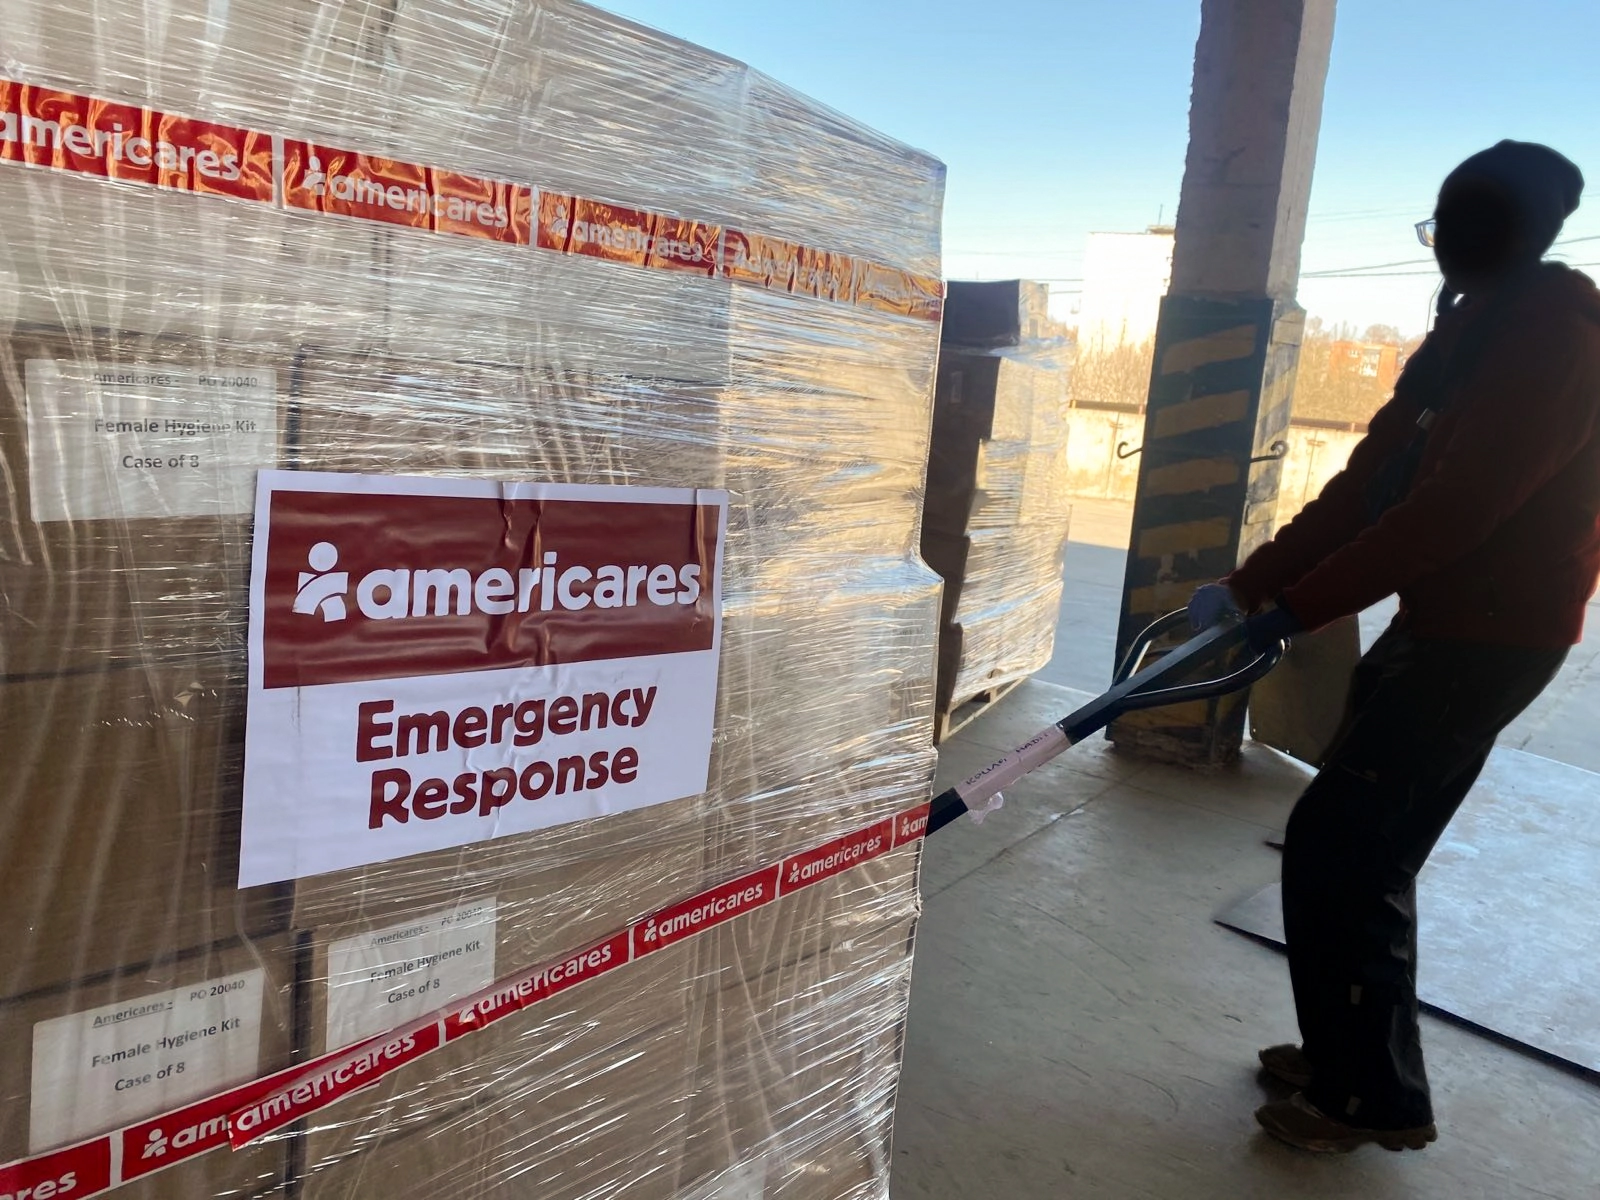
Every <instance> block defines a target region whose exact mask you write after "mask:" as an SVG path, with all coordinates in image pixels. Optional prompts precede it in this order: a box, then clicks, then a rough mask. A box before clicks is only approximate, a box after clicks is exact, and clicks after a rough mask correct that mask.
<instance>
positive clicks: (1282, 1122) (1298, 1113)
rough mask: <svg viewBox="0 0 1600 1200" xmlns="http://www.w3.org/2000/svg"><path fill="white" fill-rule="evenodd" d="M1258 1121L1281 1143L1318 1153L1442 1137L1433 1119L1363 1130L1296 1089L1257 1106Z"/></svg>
mask: <svg viewBox="0 0 1600 1200" xmlns="http://www.w3.org/2000/svg"><path fill="white" fill-rule="evenodd" d="M1256 1120H1257V1121H1259V1122H1260V1123H1261V1128H1263V1129H1265V1130H1266V1131H1267V1132H1268V1133H1270V1134H1271V1135H1272V1136H1273V1137H1275V1138H1277V1139H1278V1140H1279V1141H1280V1142H1287V1143H1288V1144H1289V1145H1291V1146H1298V1147H1299V1148H1300V1149H1301V1150H1310V1151H1312V1152H1313V1153H1316V1154H1347V1153H1349V1152H1350V1151H1351V1150H1354V1149H1355V1148H1356V1147H1357V1146H1364V1145H1366V1144H1367V1143H1368V1142H1371V1143H1373V1144H1374V1145H1376V1146H1382V1147H1383V1148H1384V1149H1385V1150H1421V1149H1422V1148H1423V1147H1424V1146H1426V1145H1427V1144H1428V1143H1429V1142H1431V1141H1434V1140H1436V1139H1437V1138H1438V1136H1439V1131H1438V1129H1437V1128H1435V1126H1434V1125H1433V1123H1432V1122H1429V1123H1428V1124H1427V1125H1418V1126H1416V1127H1415V1128H1412V1129H1359V1128H1357V1127H1356V1126H1354V1125H1345V1124H1343V1123H1341V1122H1339V1121H1335V1120H1334V1119H1333V1118H1332V1117H1329V1116H1326V1115H1324V1114H1323V1113H1321V1112H1319V1111H1318V1110H1317V1108H1316V1106H1315V1105H1313V1104H1312V1103H1311V1102H1310V1101H1309V1100H1307V1099H1306V1098H1305V1094H1304V1093H1303V1092H1296V1093H1295V1094H1294V1095H1293V1096H1290V1097H1289V1098H1288V1099H1287V1100H1274V1101H1273V1102H1272V1103H1271V1104H1263V1105H1262V1106H1261V1107H1260V1108H1258V1109H1256Z"/></svg>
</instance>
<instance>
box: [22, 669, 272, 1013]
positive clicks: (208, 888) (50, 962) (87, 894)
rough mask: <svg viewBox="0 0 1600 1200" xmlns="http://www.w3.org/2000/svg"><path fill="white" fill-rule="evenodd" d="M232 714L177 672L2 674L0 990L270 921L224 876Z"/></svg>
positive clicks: (233, 772) (233, 798)
mask: <svg viewBox="0 0 1600 1200" xmlns="http://www.w3.org/2000/svg"><path fill="white" fill-rule="evenodd" d="M240 720H241V713H240V706H239V703H238V700H237V697H236V696H231V697H224V696H219V695H218V694H216V693H215V692H211V691H208V690H207V689H206V687H205V686H203V685H201V684H198V683H195V682H194V681H192V680H191V679H190V678H189V677H188V676H187V675H184V674H182V673H179V672H177V671H160V670H150V671H144V670H121V671H107V672H102V673H98V674H85V675H67V676H61V677H59V678H55V679H42V680H33V681H30V682H11V683H0V731H3V736H4V739H5V744H6V745H7V746H8V747H9V751H8V755H7V758H6V785H5V787H4V789H3V790H0V830H4V831H5V835H4V836H3V837H0V880H4V881H5V882H4V885H3V887H0V897H3V899H4V903H5V907H6V910H7V913H8V919H9V920H10V921H11V922H12V925H11V928H12V930H13V934H12V936H10V937H8V939H7V952H6V954H5V955H4V956H3V957H0V997H3V996H15V995H19V994H22V993H28V992H33V991H36V990H39V989H42V988H51V987H56V986H59V985H62V984H65V983H68V982H70V981H75V980H76V981H85V980H91V979H94V978H95V977H97V976H100V975H102V974H107V973H111V972H125V971H128V970H131V969H133V968H135V967H137V966H139V965H140V964H143V963H149V962H154V961H156V960H164V959H168V958H170V957H171V956H173V955H176V954H179V953H182V952H184V951H187V950H191V949H193V948H194V947H197V946H204V945H208V944H210V943H213V942H219V941H224V940H226V939H228V938H231V937H235V936H238V935H241V934H244V935H256V934H265V933H270V932H273V931H275V930H279V929H282V928H284V926H285V924H286V918H287V896H286V893H285V892H284V890H283V889H282V888H271V887H268V888H252V889H249V890H248V891H244V892H241V891H239V890H238V889H237V887H236V882H237V877H238V876H237V872H238V865H237V864H238V815H239V810H238V805H239V776H240V771H241V764H242V759H241V749H240V744H239V739H238V729H239V722H240Z"/></svg>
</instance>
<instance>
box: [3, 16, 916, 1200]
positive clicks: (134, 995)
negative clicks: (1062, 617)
mask: <svg viewBox="0 0 1600 1200" xmlns="http://www.w3.org/2000/svg"><path fill="white" fill-rule="evenodd" d="M0 7H3V10H4V13H3V15H4V21H3V24H0V204H3V207H4V209H5V211H6V212H7V213H8V218H7V220H6V221H5V222H3V223H0V495H3V505H0V515H3V520H0V728H3V729H4V731H5V734H6V744H7V745H8V747H9V748H10V753H9V755H8V757H7V766H8V768H9V769H8V772H7V780H6V785H5V788H4V790H3V791H0V857H3V859H4V865H3V871H0V899H3V900H4V903H5V904H6V906H7V908H8V910H9V911H10V913H11V914H12V920H11V922H10V924H9V926H8V932H7V934H6V936H5V941H4V947H3V948H4V954H3V955H0V1046H4V1047H5V1049H4V1057H5V1064H6V1068H5V1070H4V1071H3V1072H0V1114H3V1119H0V1195H11V1194H17V1195H23V1194H25V1195H28V1196H29V1197H30V1200H49V1198H51V1197H68V1196H71V1197H74V1198H76V1197H79V1196H87V1195H94V1194H97V1193H98V1192H101V1191H105V1190H116V1192H117V1194H119V1195H130V1196H150V1197H155V1196H160V1197H164V1198H171V1200H209V1198H213V1197H224V1196H266V1195H277V1194H285V1195H288V1194H292V1195H295V1196H304V1197H316V1198H329V1200H333V1198H355V1197H367V1196H376V1195H384V1196H390V1197H395V1198H399V1197H406V1196H418V1197H421V1196H433V1195H437V1194H440V1193H441V1192H443V1191H445V1190H451V1191H453V1192H455V1193H457V1194H462V1195H471V1196H475V1197H490V1196H525V1195H531V1194H538V1195H540V1196H542V1197H549V1198H550V1200H580V1198H588V1197H600V1196H611V1195H627V1196H635V1197H656V1196H659V1197H663V1198H669V1197H670V1198H682V1200H692V1198H694V1197H697V1196H706V1197H709V1196H722V1195H738V1196H741V1197H742V1196H749V1197H762V1198H764V1200H765V1198H770V1200H781V1198H786V1197H796V1198H804V1200H812V1198H816V1200H822V1198H824V1197H826V1198H830V1200H843V1198H845V1197H861V1198H867V1197H882V1196H886V1195H887V1186H888V1162H889V1156H888V1141H889V1137H890V1131H891V1128H892V1115H893V1097H894V1091H895V1084H896V1080H897V1077H898V1070H899V1064H898V1055H899V1047H900V1044H901V1039H900V1030H901V1026H902V1024H903V1022H904V1019H905V1013H906V989H907V980H908V977H909V969H910V956H911V949H912V943H913V935H914V931H915V925H916V918H917V913H918V899H917V890H916V872H917V862H918V857H917V856H918V852H919V849H918V847H919V839H920V837H921V835H922V831H923V828H924V824H923V819H922V815H921V814H922V813H923V812H924V811H925V809H924V808H923V806H924V805H925V804H926V801H927V798H928V791H929V785H930V782H931V777H932V769H933V751H932V747H931V742H930V738H929V732H928V731H929V728H930V721H931V718H932V714H933V707H934V690H935V670H936V666H935V662H936V644H935V633H936V629H937V624H938V619H939V605H940V581H939V578H938V577H937V576H936V575H935V574H934V573H933V572H932V571H930V570H929V568H928V567H927V566H925V565H924V564H923V561H922V559H921V557H920V554H919V550H920V547H919V542H918V530H919V523H920V520H921V504H922V488H923V478H924V464H925V463H926V459H927V452H928V438H929V430H930V424H931V421H932V397H933V390H934V378H935V373H936V364H937V340H938V329H939V321H940V318H941V314H942V305H943V298H942V285H941V284H940V283H939V280H938V276H939V215H940V204H941V199H942V187H943V168H942V167H941V166H940V164H939V163H938V162H936V161H935V160H933V159H931V158H929V157H927V156H926V155H923V154H921V153H919V152H916V151H913V150H910V149H908V148H907V147H904V146H902V145H899V144H898V143H895V142H893V141H891V140H889V139H886V138H884V137H881V136H879V135H877V134H875V133H873V132H872V131H870V130H868V129H866V128H864V127H862V126H860V125H858V124H855V123H853V122H851V121H849V120H847V119H845V118H842V117H840V116H839V115H838V114H836V113H834V112H832V111H831V110H829V109H826V108H824V107H822V106H820V105H818V104H815V103H813V102H811V101H809V100H807V99H805V98H804V97H802V96H799V95H797V94H795V93H794V92H792V91H790V90H788V89H786V88H784V87H782V86H780V85H778V84H776V83H774V82H773V81H771V80H769V79H767V78H765V77H763V76H761V75H759V74H757V73H755V72H753V71H751V70H750V69H748V68H746V67H745V66H743V65H741V64H739V63H736V62H733V61H730V60H728V59H725V58H722V57H719V56H717V55H715V54H713V53H710V52H708V51H705V50H701V49H699V48H696V47H693V46H689V45H686V44H684V43H681V42H678V41H675V40H673V39H671V38H668V37H665V36H663V35H660V34H657V33H654V32H652V31H649V30H646V29H644V28H641V27H639V26H636V25H633V24H631V23H629V22H627V21H624V20H621V19H619V18H616V17H613V16H610V15H608V14H606V13H604V12H601V11H599V10H596V9H593V8H590V7H587V6H585V5H582V4H578V3H572V2H569V0H472V2H471V3H465V4H463V3H460V2H459V0H230V2H229V3H228V4H216V3H212V2H211V0H84V3H80V4H75V5H71V6H67V7H66V8H63V7H62V6H58V5H55V4H50V3H46V2H44V0H5V2H4V4H3V5H0ZM230 1144H231V1145H232V1146H233V1149H232V1150H231V1151H230V1150H229V1149H228V1148H227V1147H228V1146H229V1145H230ZM735 1188H740V1189H743V1190H737V1191H736V1190H733V1189H735Z"/></svg>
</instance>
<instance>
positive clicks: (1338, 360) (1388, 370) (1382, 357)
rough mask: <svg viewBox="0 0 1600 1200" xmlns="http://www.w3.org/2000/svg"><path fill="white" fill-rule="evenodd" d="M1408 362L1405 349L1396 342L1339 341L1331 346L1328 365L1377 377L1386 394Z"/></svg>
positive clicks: (1331, 369) (1340, 369)
mask: <svg viewBox="0 0 1600 1200" xmlns="http://www.w3.org/2000/svg"><path fill="white" fill-rule="evenodd" d="M1403 366H1405V357H1404V352H1403V351H1402V350H1401V348H1400V347H1399V346H1396V345H1394V344H1393V343H1392V342H1355V341H1337V342H1334V343H1333V344H1332V345H1331V346H1329V347H1328V369H1329V370H1330V371H1333V372H1335V373H1337V372H1346V371H1347V372H1350V373H1351V374H1354V375H1359V376H1361V378H1363V379H1374V380H1376V381H1377V383H1378V386H1379V387H1380V388H1381V389H1382V390H1383V391H1384V393H1385V394H1387V393H1389V392H1391V391H1393V390H1394V382H1395V380H1396V379H1399V378H1400V368H1401V367H1403Z"/></svg>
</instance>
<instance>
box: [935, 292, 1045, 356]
mask: <svg viewBox="0 0 1600 1200" xmlns="http://www.w3.org/2000/svg"><path fill="white" fill-rule="evenodd" d="M1049 325H1050V289H1049V287H1047V286H1046V285H1045V284H1042V283H1035V282H1034V281H1032V280H1029V279H999V280H994V281H992V282H984V283H977V282H972V281H970V280H965V279H952V280H951V281H950V282H949V284H948V285H947V286H946V292H945V303H944V330H943V333H942V334H941V339H942V341H943V342H944V344H945V345H947V346H1016V345H1020V344H1021V343H1023V342H1027V341H1031V340H1033V339H1035V338H1042V337H1047V336H1049Z"/></svg>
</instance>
